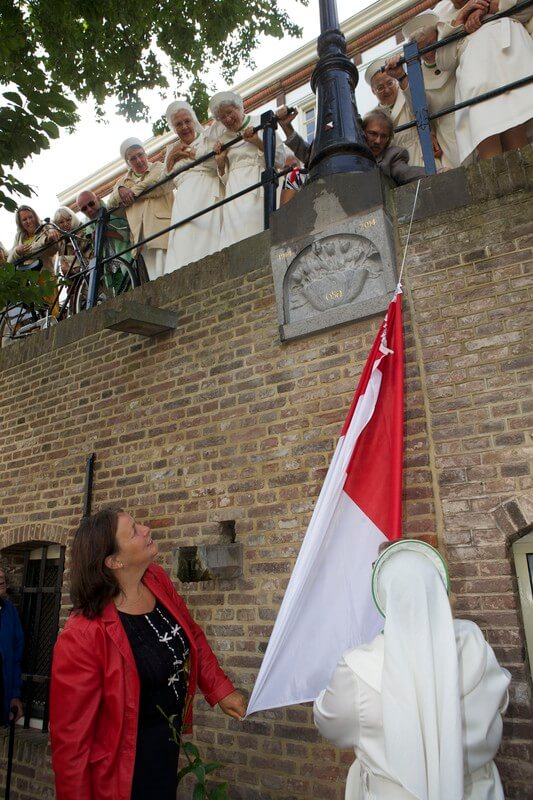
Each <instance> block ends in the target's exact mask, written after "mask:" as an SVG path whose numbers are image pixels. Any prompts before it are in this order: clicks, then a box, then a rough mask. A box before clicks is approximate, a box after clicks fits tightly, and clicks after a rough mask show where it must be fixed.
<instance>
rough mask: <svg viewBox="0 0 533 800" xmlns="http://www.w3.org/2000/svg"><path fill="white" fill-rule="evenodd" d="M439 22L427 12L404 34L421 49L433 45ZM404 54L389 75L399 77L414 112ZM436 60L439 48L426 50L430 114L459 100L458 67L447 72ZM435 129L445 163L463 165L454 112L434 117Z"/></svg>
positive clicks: (395, 60)
mask: <svg viewBox="0 0 533 800" xmlns="http://www.w3.org/2000/svg"><path fill="white" fill-rule="evenodd" d="M439 22H440V19H439V17H438V15H437V14H436V13H435V12H434V11H424V12H423V13H422V14H417V16H416V17H413V18H412V19H410V20H409V22H408V23H407V24H406V25H404V27H403V28H402V35H403V36H404V37H405V39H407V40H409V41H416V42H417V44H418V47H419V48H420V49H422V48H424V47H429V46H430V45H432V44H434V43H435V42H436V41H437V39H438V31H437V25H438V23H439ZM402 56H403V54H398V55H395V56H393V57H392V58H390V59H389V60H388V61H387V63H386V65H385V66H386V71H387V72H386V74H388V75H390V77H391V78H396V79H397V80H398V82H399V84H400V89H401V90H402V92H403V94H404V96H405V97H406V99H407V103H408V105H409V109H410V111H411V113H412V112H413V102H412V98H411V91H410V88H409V78H408V76H407V73H406V71H405V66H403V65H402V66H399V65H398V62H399V61H400V59H401V58H402ZM435 59H436V51H435V50H430V51H429V52H428V53H424V55H423V56H422V57H421V59H420V63H421V65H422V77H423V79H424V88H425V92H426V102H427V106H428V111H429V113H430V114H436V113H437V112H438V111H442V110H443V109H445V108H449V107H450V106H453V105H454V103H455V70H454V69H451V70H448V71H445V70H442V69H439V67H437V64H436V61H435ZM431 128H432V130H433V131H434V133H435V136H436V139H437V142H438V145H439V149H440V151H441V155H440V163H441V164H442V166H443V167H448V168H451V169H453V168H455V167H458V166H459V164H460V161H459V150H458V149H457V139H456V136H455V120H454V115H453V113H451V114H445V115H444V116H443V117H439V118H438V119H436V120H434V121H433V122H432V124H431Z"/></svg>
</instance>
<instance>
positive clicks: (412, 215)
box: [398, 178, 421, 289]
mask: <svg viewBox="0 0 533 800" xmlns="http://www.w3.org/2000/svg"><path fill="white" fill-rule="evenodd" d="M420 181H421V178H419V180H418V183H417V184H416V192H415V199H414V202H413V210H412V211H411V220H410V222H409V230H408V231H407V239H406V242H405V247H404V250H403V260H402V268H401V269H400V275H399V278H398V289H401V285H402V275H403V268H404V267H405V259H406V257H407V248H408V247H409V240H410V238H411V228H412V227H413V219H414V216H415V209H416V203H417V200H418V190H419V189H420Z"/></svg>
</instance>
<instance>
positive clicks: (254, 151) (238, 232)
mask: <svg viewBox="0 0 533 800" xmlns="http://www.w3.org/2000/svg"><path fill="white" fill-rule="evenodd" d="M209 110H210V112H211V114H212V116H213V117H214V118H215V120H216V121H217V122H216V124H215V125H213V126H212V128H213V129H212V130H211V131H210V137H212V138H214V139H216V141H215V143H214V149H215V150H218V151H219V155H217V164H218V172H219V175H220V179H221V180H222V182H223V183H225V185H226V196H227V197H228V196H229V195H232V194H235V193H236V192H239V191H241V190H242V189H246V187H247V186H250V185H251V184H254V183H258V182H259V181H260V180H261V173H262V172H263V170H264V169H265V157H264V153H263V134H262V131H259V132H257V133H255V132H254V127H255V126H256V125H258V124H259V119H258V118H257V117H250V116H249V115H248V114H245V113H244V106H243V101H242V98H241V96H240V95H238V94H237V93H236V92H218V94H215V95H214V97H212V98H211V100H210V102H209ZM239 134H241V135H242V139H241V141H240V142H238V143H237V144H234V145H232V146H231V147H230V148H228V150H224V151H223V152H220V147H221V145H222V144H224V143H226V142H229V141H231V139H234V138H235V137H236V136H238V135H239ZM285 158H286V151H285V147H284V145H283V143H282V141H281V139H280V138H279V136H278V135H277V134H276V154H275V159H274V165H275V167H276V169H281V168H282V167H283V165H284V164H285ZM263 195H264V193H263V189H262V188H261V187H259V188H258V189H255V190H254V191H253V192H248V194H245V195H243V196H242V197H239V198H238V199H237V200H232V201H231V202H230V203H227V204H226V205H225V206H224V211H223V214H222V235H221V237H220V247H221V248H223V247H229V245H231V244H233V243H234V242H238V241H240V240H241V239H246V238H247V237H248V236H253V235H254V234H256V233H259V232H260V231H262V230H263V228H264V214H263Z"/></svg>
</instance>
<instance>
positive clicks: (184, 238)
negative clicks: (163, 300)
mask: <svg viewBox="0 0 533 800" xmlns="http://www.w3.org/2000/svg"><path fill="white" fill-rule="evenodd" d="M212 145H213V142H212V141H210V140H209V139H208V136H207V133H205V132H202V133H199V134H198V136H197V137H196V139H195V140H194V141H193V142H192V143H191V147H192V148H194V150H195V151H196V158H199V157H200V156H202V155H205V153H208V152H210V151H211V150H212V149H213V147H212ZM170 147H172V145H170V146H169V149H170ZM191 161H192V159H180V161H177V162H176V163H175V164H174V166H173V167H172V169H170V170H167V174H168V172H174V171H175V170H177V169H179V167H180V166H185V165H186V164H188V163H189V164H190V163H191ZM174 186H175V187H176V188H175V189H174V204H173V206H172V218H171V220H170V224H171V225H173V224H174V223H175V222H179V220H180V219H185V218H186V217H189V216H191V214H195V213H196V212H197V211H201V210H202V209H204V208H207V207H208V206H211V205H213V203H216V202H217V201H218V200H221V199H222V197H223V196H224V186H223V185H222V184H221V182H220V180H219V178H218V173H217V165H216V161H215V159H214V158H210V159H209V160H208V161H204V162H203V163H202V164H198V165H197V166H196V167H193V168H192V169H189V170H187V171H186V172H184V173H182V174H181V175H176V177H175V178H174ZM221 224H222V212H221V209H220V208H217V209H215V210H214V211H210V212H209V213H208V214H203V215H202V216H201V217H197V218H196V219H195V220H192V222H188V223H187V224H186V225H183V226H182V227H180V228H175V229H174V230H173V231H171V232H170V236H169V242H168V250H167V256H166V262H165V274H166V273H168V272H173V271H174V270H175V269H179V268H180V267H184V266H185V265H186V264H191V263H192V262H193V261H199V260H200V259H201V258H203V257H204V256H207V255H209V254H210V253H215V252H216V251H217V250H220V229H221Z"/></svg>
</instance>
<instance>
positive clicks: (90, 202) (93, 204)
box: [80, 200, 96, 214]
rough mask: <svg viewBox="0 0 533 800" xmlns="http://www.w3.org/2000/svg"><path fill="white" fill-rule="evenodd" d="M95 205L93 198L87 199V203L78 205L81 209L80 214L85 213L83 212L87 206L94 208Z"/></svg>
mask: <svg viewBox="0 0 533 800" xmlns="http://www.w3.org/2000/svg"><path fill="white" fill-rule="evenodd" d="M95 205H96V201H95V200H89V202H88V203H87V205H85V206H80V211H81V213H82V214H85V212H86V211H87V209H88V208H94V207H95Z"/></svg>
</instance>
